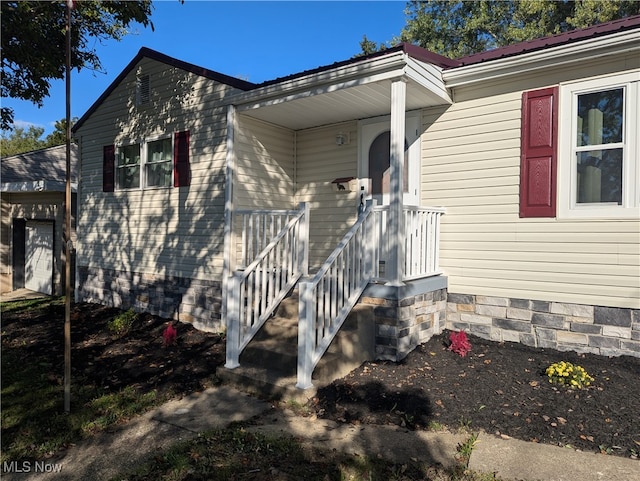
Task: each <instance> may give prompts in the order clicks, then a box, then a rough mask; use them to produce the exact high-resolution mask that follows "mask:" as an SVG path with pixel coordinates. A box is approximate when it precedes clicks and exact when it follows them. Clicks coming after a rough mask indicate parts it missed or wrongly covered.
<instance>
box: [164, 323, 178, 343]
mask: <svg viewBox="0 0 640 481" xmlns="http://www.w3.org/2000/svg"><path fill="white" fill-rule="evenodd" d="M176 337H178V331H176V328H175V327H173V325H172V324H169V325H168V326H167V327H166V329H165V330H164V332H163V333H162V338H163V339H164V342H163V344H164V345H165V346H170V345H172V344H175V342H176Z"/></svg>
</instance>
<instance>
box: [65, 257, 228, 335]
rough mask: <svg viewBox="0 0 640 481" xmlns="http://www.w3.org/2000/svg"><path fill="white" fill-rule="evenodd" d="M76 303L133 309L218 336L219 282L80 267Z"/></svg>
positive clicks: (219, 329) (220, 288) (219, 316)
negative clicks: (180, 322)
mask: <svg viewBox="0 0 640 481" xmlns="http://www.w3.org/2000/svg"><path fill="white" fill-rule="evenodd" d="M78 300H79V301H85V302H95V303H98V304H103V305H107V306H112V307H118V308H121V309H129V308H133V309H134V310H135V311H137V312H148V313H150V314H154V315H157V316H160V317H164V318H167V319H175V320H179V321H183V322H188V323H190V324H193V326H194V327H196V328H197V329H200V330H203V331H209V332H222V331H224V329H225V325H224V323H223V322H222V320H221V306H222V286H221V283H220V281H209V280H200V279H188V278H184V277H176V276H168V277H165V276H155V275H151V274H144V273H136V272H133V273H132V272H124V271H117V270H113V269H100V268H95V267H86V266H80V267H79V268H78Z"/></svg>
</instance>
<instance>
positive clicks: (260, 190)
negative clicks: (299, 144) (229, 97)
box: [233, 115, 295, 209]
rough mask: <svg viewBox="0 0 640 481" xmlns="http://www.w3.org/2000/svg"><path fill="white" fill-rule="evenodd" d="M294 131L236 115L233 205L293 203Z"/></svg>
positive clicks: (269, 206)
mask: <svg viewBox="0 0 640 481" xmlns="http://www.w3.org/2000/svg"><path fill="white" fill-rule="evenodd" d="M294 135H295V134H294V132H293V131H291V130H288V129H285V128H282V127H278V126H275V125H272V124H268V123H265V122H262V121H259V120H255V119H252V118H250V117H246V116H242V115H239V116H238V128H237V132H236V138H235V140H236V152H237V155H236V177H235V179H234V190H233V197H234V199H233V200H234V207H235V208H236V209H292V208H293V207H294V189H295V184H294V182H295V180H294V175H295V170H294V154H295V150H294V149H295V145H294V142H295V141H294Z"/></svg>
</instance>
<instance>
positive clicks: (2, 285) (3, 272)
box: [0, 194, 13, 292]
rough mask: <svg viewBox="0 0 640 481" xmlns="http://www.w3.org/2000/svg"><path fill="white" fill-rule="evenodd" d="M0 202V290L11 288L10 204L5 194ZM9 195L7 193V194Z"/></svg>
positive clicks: (6, 290)
mask: <svg viewBox="0 0 640 481" xmlns="http://www.w3.org/2000/svg"><path fill="white" fill-rule="evenodd" d="M2 197H3V198H2V202H0V209H1V212H0V292H8V291H10V290H12V286H13V279H12V272H13V271H12V264H13V262H12V259H11V248H10V245H11V205H10V204H9V202H8V201H5V199H4V197H5V194H3V195H2ZM7 197H9V195H7Z"/></svg>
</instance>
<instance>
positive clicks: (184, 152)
mask: <svg viewBox="0 0 640 481" xmlns="http://www.w3.org/2000/svg"><path fill="white" fill-rule="evenodd" d="M173 162H174V171H173V186H174V187H183V186H187V185H189V184H190V181H191V179H190V177H191V169H190V168H189V131H188V130H185V131H184V132H176V133H175V138H174V142H173Z"/></svg>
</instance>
